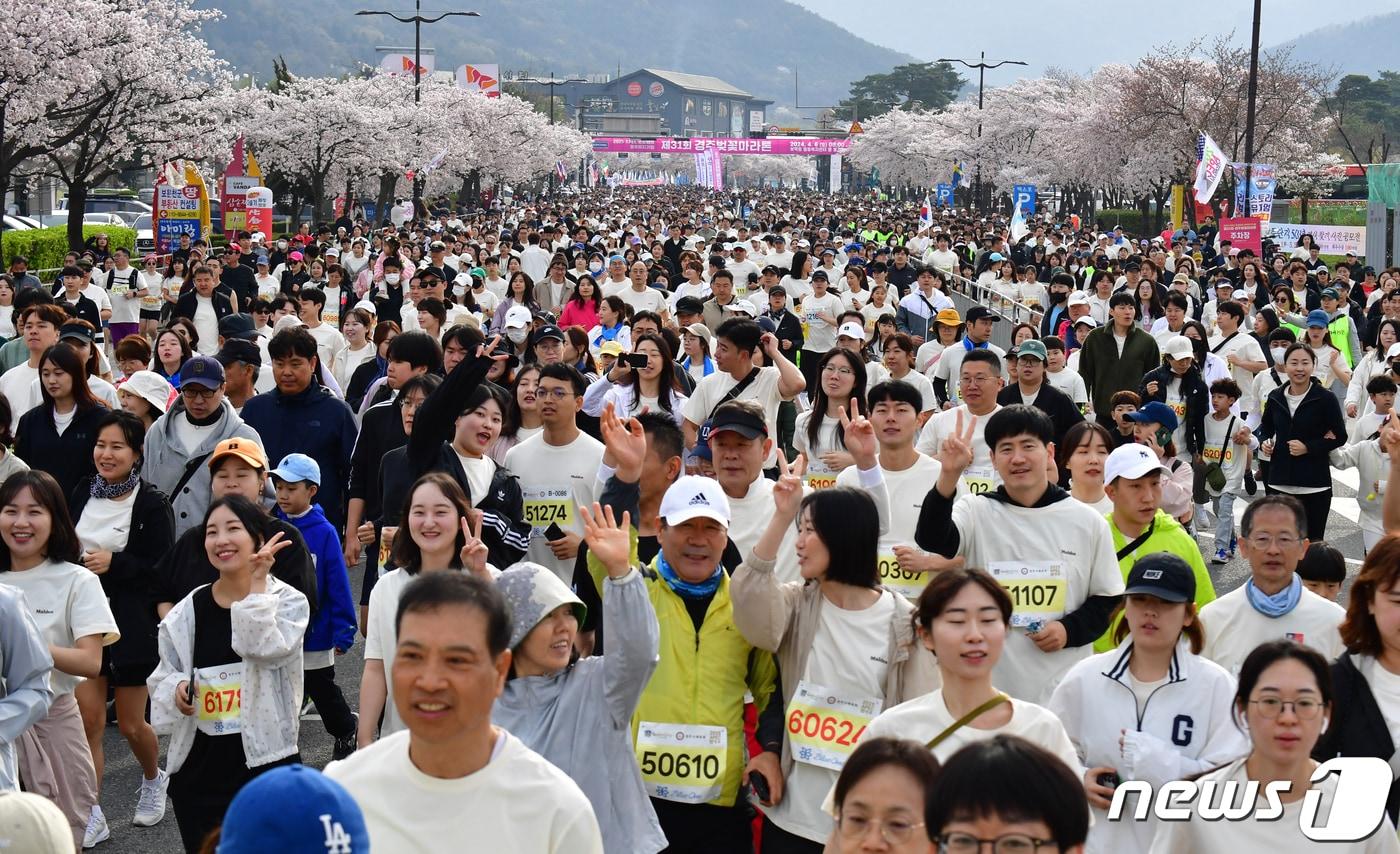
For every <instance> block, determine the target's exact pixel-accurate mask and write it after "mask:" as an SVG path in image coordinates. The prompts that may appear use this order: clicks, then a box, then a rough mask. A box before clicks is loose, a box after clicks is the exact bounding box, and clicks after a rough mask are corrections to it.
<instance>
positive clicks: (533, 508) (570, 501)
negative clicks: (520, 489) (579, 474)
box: [525, 486, 574, 534]
mask: <svg viewBox="0 0 1400 854" xmlns="http://www.w3.org/2000/svg"><path fill="white" fill-rule="evenodd" d="M525 521H526V522H529V523H530V527H531V529H532V530H533V531H534V533H536V534H539V533H541V532H543V531H544V529H545V528H548V527H549V526H550V525H551V524H557V525H558V526H559V527H561V528H568V527H570V526H572V525H573V524H574V490H573V488H572V487H568V486H559V487H553V486H547V487H544V488H541V489H531V490H527V491H526V492H525Z"/></svg>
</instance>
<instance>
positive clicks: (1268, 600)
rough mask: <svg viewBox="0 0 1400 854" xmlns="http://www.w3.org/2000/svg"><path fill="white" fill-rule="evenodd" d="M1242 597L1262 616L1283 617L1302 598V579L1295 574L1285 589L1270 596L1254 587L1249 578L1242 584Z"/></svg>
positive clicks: (1296, 605)
mask: <svg viewBox="0 0 1400 854" xmlns="http://www.w3.org/2000/svg"><path fill="white" fill-rule="evenodd" d="M1244 595H1245V598H1247V599H1248V600H1249V604H1250V605H1252V606H1253V607H1254V610H1256V611H1258V612H1259V613H1261V614H1263V615H1264V616H1266V617H1283V616H1286V615H1287V614H1289V613H1291V612H1292V611H1293V609H1294V608H1296V607H1298V601H1299V600H1300V599H1302V598H1303V579H1302V578H1301V577H1299V576H1298V575H1297V574H1296V573H1295V574H1294V576H1293V580H1292V581H1291V582H1290V583H1289V585H1288V586H1287V587H1285V588H1283V589H1282V590H1280V591H1279V592H1277V593H1275V594H1274V595H1272V596H1270V595H1268V594H1267V593H1264V592H1263V591H1262V590H1260V589H1259V588H1258V587H1255V586H1254V579H1252V578H1251V579H1250V580H1248V581H1246V582H1245V583H1244Z"/></svg>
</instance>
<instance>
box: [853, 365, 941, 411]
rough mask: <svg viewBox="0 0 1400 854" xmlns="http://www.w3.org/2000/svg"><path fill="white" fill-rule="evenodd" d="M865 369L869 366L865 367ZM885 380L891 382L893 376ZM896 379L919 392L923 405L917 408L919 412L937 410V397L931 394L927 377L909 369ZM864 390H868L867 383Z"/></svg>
mask: <svg viewBox="0 0 1400 854" xmlns="http://www.w3.org/2000/svg"><path fill="white" fill-rule="evenodd" d="M867 367H869V366H868V365H867ZM885 379H887V380H892V379H895V377H894V376H893V375H887V376H886V377H885ZM898 379H899V381H900V382H903V383H909V384H910V385H912V386H913V387H914V388H916V389H918V390H919V395H920V396H921V397H923V399H924V403H923V405H922V406H920V407H919V412H933V411H934V410H936V409H938V397H937V395H935V394H934V393H933V383H931V382H929V379H928V377H926V376H924V375H923V374H921V373H919V372H918V371H915V370H912V369H911V370H910V371H909V372H908V373H906V374H905V375H904V376H902V377H899V378H898ZM866 388H867V389H869V388H870V384H869V383H867V384H866Z"/></svg>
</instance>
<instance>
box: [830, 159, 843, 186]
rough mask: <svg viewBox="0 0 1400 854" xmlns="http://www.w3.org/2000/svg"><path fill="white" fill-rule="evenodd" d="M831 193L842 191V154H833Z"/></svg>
mask: <svg viewBox="0 0 1400 854" xmlns="http://www.w3.org/2000/svg"><path fill="white" fill-rule="evenodd" d="M830 178H831V194H832V195H833V196H834V195H836V194H837V193H839V192H841V155H839V154H833V155H831V176H830Z"/></svg>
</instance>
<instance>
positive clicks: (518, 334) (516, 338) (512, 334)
mask: <svg viewBox="0 0 1400 854" xmlns="http://www.w3.org/2000/svg"><path fill="white" fill-rule="evenodd" d="M506 337H507V338H509V339H510V340H511V343H512V344H520V343H523V342H524V341H525V330H524V329H515V328H511V329H507V330H506Z"/></svg>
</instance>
